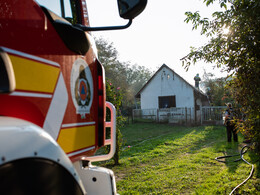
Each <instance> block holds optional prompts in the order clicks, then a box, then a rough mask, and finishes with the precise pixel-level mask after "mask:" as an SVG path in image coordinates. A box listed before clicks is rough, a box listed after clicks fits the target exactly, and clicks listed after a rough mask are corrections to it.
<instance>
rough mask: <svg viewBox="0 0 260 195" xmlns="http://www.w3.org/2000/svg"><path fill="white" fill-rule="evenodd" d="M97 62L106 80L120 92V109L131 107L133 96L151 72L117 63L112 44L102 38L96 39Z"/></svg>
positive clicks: (140, 67) (141, 67) (116, 52)
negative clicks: (104, 73) (100, 64)
mask: <svg viewBox="0 0 260 195" xmlns="http://www.w3.org/2000/svg"><path fill="white" fill-rule="evenodd" d="M96 44H97V49H98V56H99V60H100V62H101V63H102V65H103V66H104V68H105V71H106V79H107V80H109V81H110V82H111V83H112V84H113V85H115V86H120V89H121V91H122V98H123V99H122V103H123V104H122V105H121V107H122V109H125V108H126V107H133V104H134V95H135V94H136V93H137V92H138V91H139V90H140V89H141V88H142V86H143V85H144V84H145V83H146V82H147V81H148V79H149V78H150V77H151V74H152V72H151V71H150V70H149V69H147V68H146V67H144V66H139V65H136V64H135V65H132V64H131V63H130V62H121V61H119V59H118V58H119V54H118V51H117V50H116V48H115V47H114V45H113V43H109V42H108V41H106V40H105V39H103V38H97V39H96Z"/></svg>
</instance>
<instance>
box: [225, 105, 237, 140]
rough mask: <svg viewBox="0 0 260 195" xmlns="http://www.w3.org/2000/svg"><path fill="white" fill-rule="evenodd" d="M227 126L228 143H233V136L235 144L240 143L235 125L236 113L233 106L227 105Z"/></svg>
mask: <svg viewBox="0 0 260 195" xmlns="http://www.w3.org/2000/svg"><path fill="white" fill-rule="evenodd" d="M225 125H226V128H227V140H228V142H231V138H232V135H233V140H234V142H237V141H238V138H237V133H236V130H235V124H234V113H233V109H232V104H231V103H227V109H226V111H225Z"/></svg>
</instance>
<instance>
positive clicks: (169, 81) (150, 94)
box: [135, 64, 209, 121]
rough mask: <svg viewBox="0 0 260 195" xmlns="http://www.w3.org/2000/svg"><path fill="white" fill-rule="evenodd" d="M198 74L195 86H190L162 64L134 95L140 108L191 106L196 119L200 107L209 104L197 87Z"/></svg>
mask: <svg viewBox="0 0 260 195" xmlns="http://www.w3.org/2000/svg"><path fill="white" fill-rule="evenodd" d="M198 76H199V75H196V77H195V78H196V79H195V78H194V80H195V82H196V87H195V86H192V85H191V84H189V83H188V82H187V81H186V80H184V79H183V78H182V77H181V76H180V75H178V74H177V73H176V72H174V71H173V70H172V69H171V68H169V67H168V66H167V65H165V64H163V65H162V66H161V67H160V68H159V69H158V70H157V72H156V73H155V74H154V75H153V76H152V77H151V79H150V80H149V81H148V82H147V83H146V84H145V85H144V86H143V87H142V88H141V90H140V91H139V92H138V93H137V94H136V96H135V97H136V98H140V102H141V109H164V108H174V107H176V108H193V109H194V112H195V113H194V115H195V121H197V120H198V116H199V110H200V109H201V107H202V106H209V100H208V97H207V95H206V94H204V93H203V92H202V91H201V90H200V89H199V83H198V82H199V81H200V79H198ZM197 112H198V113H197Z"/></svg>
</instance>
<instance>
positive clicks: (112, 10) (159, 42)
mask: <svg viewBox="0 0 260 195" xmlns="http://www.w3.org/2000/svg"><path fill="white" fill-rule="evenodd" d="M86 2H87V6H88V13H89V18H90V25H91V26H93V27H94V26H113V25H116V26H118V25H123V24H126V23H127V22H128V21H127V20H124V19H121V18H120V17H119V14H118V8H117V1H116V0H87V1H86ZM217 2H218V1H217ZM217 10H218V11H219V10H220V8H219V6H218V5H217V4H216V5H213V6H212V5H211V6H209V7H206V5H205V4H204V3H203V0H179V1H175V0H148V3H147V6H146V8H145V10H144V11H143V12H142V13H141V14H140V15H139V16H137V17H136V18H135V19H134V20H133V24H132V25H131V26H130V27H129V28H128V29H124V30H115V31H100V32H92V35H94V36H95V37H103V38H104V39H106V40H108V41H109V42H113V44H114V47H115V48H116V49H117V51H118V52H119V60H121V61H130V62H131V64H137V65H140V66H145V67H147V68H148V69H149V70H151V71H153V72H155V71H157V70H158V69H159V67H160V66H161V65H163V64H166V65H167V66H169V67H170V68H171V69H173V70H174V71H175V72H176V73H177V74H179V75H180V76H182V77H183V78H184V79H185V80H186V81H188V82H189V83H190V84H192V85H194V76H195V75H196V74H197V73H199V75H200V77H201V78H202V77H203V73H204V69H205V70H206V72H211V73H214V75H215V77H223V76H227V73H223V72H222V71H221V69H219V68H213V67H214V66H215V65H214V64H206V63H204V62H198V63H197V64H196V65H195V66H194V65H191V67H190V68H189V70H188V71H187V72H186V70H185V69H184V68H183V66H182V62H181V60H180V59H181V58H182V57H184V56H185V55H187V54H188V53H189V51H190V47H191V46H194V47H199V46H202V45H204V44H205V43H207V38H206V37H204V36H202V35H200V31H199V30H196V31H195V30H194V31H192V24H191V23H188V24H187V23H185V22H184V20H185V18H186V16H185V12H186V11H191V12H195V11H199V12H200V14H201V15H202V16H203V17H208V18H210V17H211V14H212V13H213V12H214V11H217Z"/></svg>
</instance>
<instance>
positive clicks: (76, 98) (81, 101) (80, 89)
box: [71, 58, 93, 118]
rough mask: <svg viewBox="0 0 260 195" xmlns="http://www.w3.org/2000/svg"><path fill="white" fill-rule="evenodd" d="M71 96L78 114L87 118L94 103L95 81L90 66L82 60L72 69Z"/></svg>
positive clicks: (77, 61)
mask: <svg viewBox="0 0 260 195" xmlns="http://www.w3.org/2000/svg"><path fill="white" fill-rule="evenodd" d="M71 95H72V100H73V103H74V106H75V108H76V113H77V114H80V115H81V118H86V114H89V113H90V108H91V105H92V101H93V79H92V75H91V71H90V69H89V66H88V64H87V63H86V62H85V61H84V60H83V59H80V58H79V59H77V60H76V61H75V62H74V64H73V67H72V72H71Z"/></svg>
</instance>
